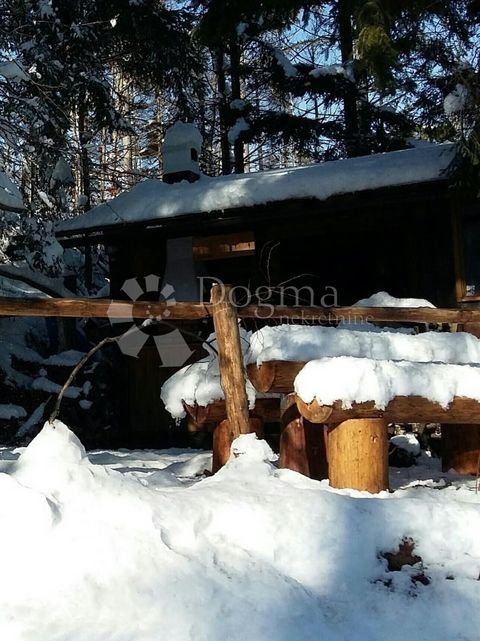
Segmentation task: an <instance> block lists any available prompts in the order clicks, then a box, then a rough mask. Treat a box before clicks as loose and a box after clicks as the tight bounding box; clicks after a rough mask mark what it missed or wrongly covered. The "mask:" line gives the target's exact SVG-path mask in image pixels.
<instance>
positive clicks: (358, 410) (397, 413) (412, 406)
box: [185, 394, 480, 427]
mask: <svg viewBox="0 0 480 641" xmlns="http://www.w3.org/2000/svg"><path fill="white" fill-rule="evenodd" d="M292 397H293V399H294V401H295V403H296V405H297V408H298V411H299V412H300V414H301V415H302V416H303V418H305V419H306V420H307V421H309V422H310V423H316V424H323V425H338V424H340V423H343V421H348V420H350V419H368V418H383V419H385V420H386V421H387V422H388V423H441V424H444V425H446V424H450V425H457V424H458V425H464V424H468V425H480V403H479V402H478V401H476V400H473V399H471V398H463V397H460V396H457V397H455V398H454V399H453V401H452V402H451V403H450V405H449V406H448V407H447V408H443V407H442V406H441V405H439V404H438V403H435V402H433V401H429V400H428V399H426V398H423V397H421V396H397V397H396V398H394V399H393V400H392V401H390V403H389V404H388V405H387V407H386V408H385V409H383V410H382V409H378V408H377V407H375V404H374V403H373V402H372V401H369V402H367V403H353V404H352V406H351V407H349V408H344V407H342V401H336V402H335V403H334V404H333V405H322V404H320V403H318V401H316V400H315V401H313V402H312V403H305V401H302V399H301V398H300V397H299V396H297V395H295V394H293V395H292ZM185 409H186V411H187V412H188V414H189V416H190V417H191V418H192V419H193V420H194V421H195V423H196V424H197V425H198V426H199V427H202V426H204V425H208V424H212V425H214V424H217V423H220V422H221V421H223V420H224V419H225V418H226V416H227V414H226V409H225V401H223V400H218V401H213V402H212V403H210V404H209V405H207V406H206V407H201V406H198V405H193V406H192V405H185ZM251 416H258V417H259V418H262V419H263V420H264V421H265V422H266V423H276V422H278V420H279V418H280V401H279V399H276V398H267V399H257V402H256V404H255V409H253V410H252V411H251Z"/></svg>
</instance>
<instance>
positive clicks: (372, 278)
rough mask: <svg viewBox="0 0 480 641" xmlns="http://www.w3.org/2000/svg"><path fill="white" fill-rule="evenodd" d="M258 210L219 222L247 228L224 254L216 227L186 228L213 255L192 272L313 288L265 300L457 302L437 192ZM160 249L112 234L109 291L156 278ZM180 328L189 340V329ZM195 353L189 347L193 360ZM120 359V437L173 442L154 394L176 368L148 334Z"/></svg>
mask: <svg viewBox="0 0 480 641" xmlns="http://www.w3.org/2000/svg"><path fill="white" fill-rule="evenodd" d="M276 213H278V217H275V214H276ZM266 214H268V215H266V216H257V217H256V218H255V219H252V218H251V219H250V220H248V221H246V222H245V224H244V227H241V226H239V224H238V221H237V222H236V223H235V225H233V224H232V225H231V226H230V227H229V226H228V225H225V224H223V226H222V233H226V232H235V233H241V232H242V231H244V232H248V234H251V233H252V232H253V234H254V239H255V246H254V248H253V250H252V251H246V252H245V253H244V254H243V255H237V254H235V255H231V256H227V255H225V257H223V250H222V252H218V253H219V255H218V256H217V255H216V254H215V251H214V250H215V247H214V246H213V245H214V241H212V238H213V237H214V236H215V233H217V234H218V233H219V232H218V230H216V228H215V227H214V225H212V226H209V227H208V229H205V228H203V229H202V230H198V229H197V230H195V231H192V230H186V231H185V236H187V235H193V236H194V237H195V238H200V240H202V238H203V239H204V240H205V241H206V242H205V243H204V244H205V246H206V247H207V249H208V251H209V252H210V254H211V255H213V258H212V259H209V260H203V259H200V258H198V257H197V258H196V261H195V270H196V273H197V276H200V275H201V276H204V277H206V276H212V277H216V278H218V279H220V280H222V281H223V282H225V283H229V284H232V285H234V286H238V285H241V286H243V287H248V289H249V290H250V291H255V289H256V288H257V287H259V286H260V285H262V286H264V285H268V286H270V287H272V288H277V287H281V286H282V285H283V286H285V285H289V286H295V287H298V288H301V287H305V286H309V287H311V288H312V289H313V290H314V292H315V296H314V300H313V301H311V300H310V299H308V296H307V299H306V300H288V298H285V299H284V300H278V299H277V300H275V297H273V298H272V300H271V301H270V302H273V303H275V302H283V303H286V304H292V303H293V304H294V303H297V304H298V303H306V304H307V305H308V304H311V303H312V302H313V303H315V304H321V303H322V297H323V296H324V295H325V293H326V292H328V293H329V294H330V298H328V302H329V303H333V302H336V303H337V304H339V305H352V304H353V303H354V302H355V301H356V300H358V299H360V298H364V297H367V296H370V295H371V294H373V293H375V292H378V291H382V290H384V291H388V292H389V293H390V294H392V295H393V296H397V297H416V298H427V299H428V300H430V301H431V302H432V303H433V304H435V305H437V306H451V305H454V304H455V275H454V274H455V270H454V258H453V240H452V223H451V212H450V206H449V201H448V200H447V199H446V198H445V197H443V198H438V199H428V200H424V201H420V200H417V201H407V202H399V201H398V202H397V201H395V200H394V201H391V202H388V201H383V202H376V203H375V202H365V203H362V202H359V201H358V200H355V199H352V201H351V203H350V204H349V205H348V206H345V207H343V208H342V209H336V210H332V211H325V210H324V209H323V208H322V207H321V206H320V205H318V206H317V209H316V210H315V209H312V207H311V206H310V207H309V208H308V210H305V211H304V210H302V209H301V208H300V209H298V210H296V211H294V212H290V211H288V212H287V211H284V210H282V208H281V206H279V205H277V206H276V207H273V206H272V207H271V208H270V209H269V210H266ZM195 233H196V234H197V235H196V236H195ZM178 235H179V236H180V235H181V234H178ZM252 237H253V236H252ZM207 241H208V242H207ZM212 242H213V245H212ZM201 244H202V243H201V242H200V245H201ZM165 255H166V239H165V235H164V233H163V232H161V231H157V230H147V231H145V232H143V234H142V233H138V234H137V235H135V236H130V237H129V238H125V237H124V238H123V240H121V241H116V243H115V247H114V250H113V251H112V252H111V280H112V295H113V296H114V297H118V298H127V296H126V295H125V292H123V291H122V285H123V283H124V281H125V280H127V279H130V278H135V279H137V280H138V282H139V284H141V285H143V283H144V280H143V279H144V277H145V276H147V275H149V274H155V275H158V276H159V277H160V278H161V277H162V275H163V273H164V270H165ZM326 288H335V290H336V292H337V294H338V298H337V299H336V301H333V299H332V297H331V291H332V290H331V289H326ZM207 290H208V287H207V286H206V287H205V291H204V292H203V296H204V300H206V299H208V291H207ZM301 295H302V297H303V293H302V294H301ZM142 298H144V299H148V298H151V299H155V298H156V299H158V292H149V293H146V294H145V295H144V296H142ZM239 302H242V301H241V300H240V301H239ZM187 325H188V324H187ZM125 329H126V327H123V331H125ZM186 329H187V331H188V332H189V333H191V332H199V334H200V336H203V337H205V336H207V335H208V333H209V331H211V326H210V325H209V324H208V323H207V324H203V325H199V324H198V323H191V324H189V325H188V326H187V327H186ZM186 336H187V340H188V342H190V343H191V344H192V341H191V336H190V334H186ZM199 342H201V338H200V339H199V341H197V344H196V345H195V346H193V345H192V348H194V347H197V348H198V343H199ZM199 356H200V353H199V352H198V351H197V352H196V353H195V354H193V355H192V358H191V360H197V359H198V357H199ZM118 363H119V366H118V368H117V374H116V375H117V381H116V386H117V389H118V390H119V397H120V398H119V403H120V405H121V414H122V420H123V423H124V433H125V442H126V444H127V445H129V446H131V447H133V446H136V447H165V446H170V445H178V444H179V443H180V442H179V440H178V436H179V431H178V429H177V428H176V427H175V425H174V424H173V421H172V419H171V418H170V416H169V415H168V414H167V413H166V411H165V409H164V407H163V404H162V402H161V400H160V388H161V386H162V384H163V382H164V381H165V380H166V379H167V378H168V377H169V376H170V375H171V374H172V373H173V371H175V370H174V369H172V368H166V367H161V365H162V363H161V359H160V356H159V354H158V352H157V351H156V349H155V345H154V344H153V342H152V341H149V343H147V345H146V347H145V348H143V349H142V351H141V352H140V354H139V357H138V358H131V357H128V356H123V355H121V354H119V356H118Z"/></svg>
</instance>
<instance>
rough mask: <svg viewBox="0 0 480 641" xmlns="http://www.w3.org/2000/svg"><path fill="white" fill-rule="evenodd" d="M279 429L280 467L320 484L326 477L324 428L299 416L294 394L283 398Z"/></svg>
mask: <svg viewBox="0 0 480 641" xmlns="http://www.w3.org/2000/svg"><path fill="white" fill-rule="evenodd" d="M281 430H282V431H281V435H280V467H281V468H287V469H289V470H293V471H294V472H299V473H300V474H304V475H305V476H309V477H310V478H312V479H316V480H319V481H320V480H322V479H325V478H328V466H327V457H326V447H325V436H324V429H323V426H322V425H314V424H313V423H310V422H309V421H307V420H306V419H304V418H303V417H302V416H301V415H300V413H299V411H298V408H297V404H296V397H295V394H289V395H288V396H287V397H286V400H285V404H284V406H283V408H282V417H281Z"/></svg>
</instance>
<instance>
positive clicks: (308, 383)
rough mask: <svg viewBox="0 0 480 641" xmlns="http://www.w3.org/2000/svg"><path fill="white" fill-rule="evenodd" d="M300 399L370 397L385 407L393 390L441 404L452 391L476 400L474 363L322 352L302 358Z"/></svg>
mask: <svg viewBox="0 0 480 641" xmlns="http://www.w3.org/2000/svg"><path fill="white" fill-rule="evenodd" d="M295 391H296V393H297V394H298V395H299V396H300V398H301V399H302V400H303V401H305V402H306V403H311V402H312V401H313V400H314V399H317V401H318V402H319V403H320V404H324V405H331V404H332V403H334V402H335V401H339V400H341V401H343V407H345V408H347V407H351V406H352V403H365V402H367V401H374V403H375V407H378V408H379V409H385V407H386V406H387V405H388V403H389V402H390V401H391V400H392V399H394V398H395V397H396V396H422V397H423V398H426V399H428V400H430V401H433V402H434V403H438V404H439V405H441V406H442V407H444V408H446V407H447V406H448V405H449V403H451V402H452V400H453V399H454V397H455V396H463V397H466V398H472V399H474V400H477V401H480V367H478V366H477V367H471V366H465V365H442V364H436V363H410V362H407V361H400V362H397V363H394V362H392V361H385V360H371V359H368V358H352V357H347V356H342V357H339V358H322V359H319V360H312V361H310V362H308V363H307V364H306V365H305V367H304V368H303V369H302V370H301V371H300V372H299V373H298V375H297V377H296V379H295Z"/></svg>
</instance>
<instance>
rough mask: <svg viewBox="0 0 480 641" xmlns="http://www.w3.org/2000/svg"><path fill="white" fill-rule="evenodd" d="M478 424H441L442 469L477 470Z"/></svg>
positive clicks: (457, 470)
mask: <svg viewBox="0 0 480 641" xmlns="http://www.w3.org/2000/svg"><path fill="white" fill-rule="evenodd" d="M479 463H480V425H465V424H457V425H442V471H443V472H448V470H450V469H453V470H455V472H457V473H458V474H473V475H476V474H478V472H479V469H478V467H479Z"/></svg>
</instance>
